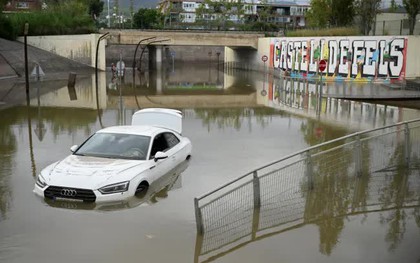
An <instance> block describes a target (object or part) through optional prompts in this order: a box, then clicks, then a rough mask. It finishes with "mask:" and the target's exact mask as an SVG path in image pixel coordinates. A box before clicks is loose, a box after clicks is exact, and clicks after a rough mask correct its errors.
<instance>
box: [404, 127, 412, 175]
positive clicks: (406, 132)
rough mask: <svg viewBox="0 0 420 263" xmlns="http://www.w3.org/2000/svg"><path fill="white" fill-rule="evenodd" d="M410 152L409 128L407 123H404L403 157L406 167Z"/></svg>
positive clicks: (408, 165)
mask: <svg viewBox="0 0 420 263" xmlns="http://www.w3.org/2000/svg"><path fill="white" fill-rule="evenodd" d="M410 154H411V149H410V128H409V127H408V123H404V157H405V165H406V167H407V168H409V167H410Z"/></svg>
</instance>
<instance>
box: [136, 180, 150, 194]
mask: <svg viewBox="0 0 420 263" xmlns="http://www.w3.org/2000/svg"><path fill="white" fill-rule="evenodd" d="M148 188H149V184H148V183H147V182H146V181H143V182H141V183H140V184H139V186H137V189H136V193H135V195H136V196H137V197H143V196H144V195H145V194H146V192H147V189H148Z"/></svg>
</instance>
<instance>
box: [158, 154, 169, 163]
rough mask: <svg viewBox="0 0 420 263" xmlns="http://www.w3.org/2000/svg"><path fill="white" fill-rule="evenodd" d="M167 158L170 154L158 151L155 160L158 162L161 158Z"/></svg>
mask: <svg viewBox="0 0 420 263" xmlns="http://www.w3.org/2000/svg"><path fill="white" fill-rule="evenodd" d="M166 158H168V155H167V154H166V153H164V152H157V153H156V154H155V162H157V161H158V160H161V159H166Z"/></svg>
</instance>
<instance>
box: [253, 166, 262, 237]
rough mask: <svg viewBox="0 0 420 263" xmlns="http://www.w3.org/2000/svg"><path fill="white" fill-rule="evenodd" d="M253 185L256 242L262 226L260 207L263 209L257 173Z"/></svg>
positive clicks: (254, 234)
mask: <svg viewBox="0 0 420 263" xmlns="http://www.w3.org/2000/svg"><path fill="white" fill-rule="evenodd" d="M252 185H253V188H254V212H253V216H252V235H251V238H252V240H255V238H256V237H257V232H258V227H259V224H260V207H261V197H260V178H258V174H257V171H254V173H253V179H252Z"/></svg>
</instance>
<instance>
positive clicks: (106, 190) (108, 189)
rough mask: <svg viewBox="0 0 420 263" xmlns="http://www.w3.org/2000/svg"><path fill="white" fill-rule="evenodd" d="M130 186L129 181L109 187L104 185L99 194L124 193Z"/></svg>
mask: <svg viewBox="0 0 420 263" xmlns="http://www.w3.org/2000/svg"><path fill="white" fill-rule="evenodd" d="M129 185H130V182H129V181H126V182H121V183H116V184H110V185H106V186H104V187H101V188H99V189H98V190H99V192H101V194H104V195H105V194H114V193H120V192H125V191H127V190H128V186H129Z"/></svg>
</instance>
